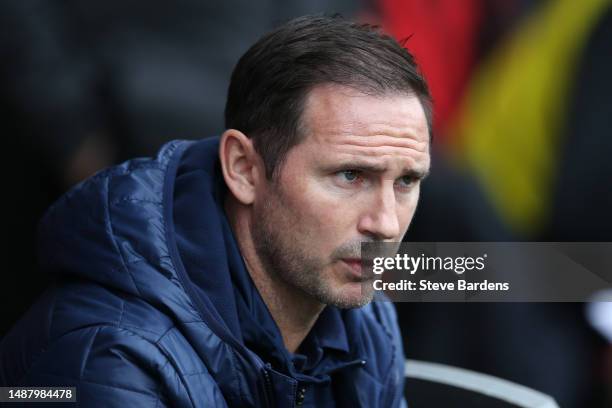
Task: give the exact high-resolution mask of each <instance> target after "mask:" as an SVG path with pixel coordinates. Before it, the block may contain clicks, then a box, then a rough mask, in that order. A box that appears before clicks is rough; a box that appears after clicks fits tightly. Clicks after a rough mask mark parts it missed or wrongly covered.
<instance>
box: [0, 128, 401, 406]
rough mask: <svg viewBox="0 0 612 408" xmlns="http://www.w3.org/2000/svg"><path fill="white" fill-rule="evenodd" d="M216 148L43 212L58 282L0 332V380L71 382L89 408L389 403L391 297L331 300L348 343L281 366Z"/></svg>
mask: <svg viewBox="0 0 612 408" xmlns="http://www.w3.org/2000/svg"><path fill="white" fill-rule="evenodd" d="M217 149H218V138H212V139H205V140H202V141H199V142H185V141H175V142H171V143H169V144H167V145H166V146H164V148H163V149H162V150H161V151H160V153H159V155H158V156H157V157H156V158H155V159H135V160H131V161H129V162H126V163H124V164H122V165H119V166H116V167H113V168H110V169H108V170H105V171H103V172H100V173H98V174H97V175H95V176H93V177H92V178H90V179H88V180H86V181H84V182H83V183H81V184H79V185H77V186H76V187H74V188H73V189H72V190H71V191H69V192H68V193H67V194H65V195H64V196H63V197H62V198H61V199H60V200H59V201H58V202H57V203H55V204H54V205H53V206H52V207H51V208H50V209H49V211H48V212H47V214H46V216H45V217H44V219H43V220H42V222H41V227H40V259H41V264H42V269H43V271H44V272H45V273H50V274H53V275H54V276H55V277H56V284H54V285H53V286H52V287H51V288H49V290H48V291H47V292H46V293H45V294H44V295H43V297H42V298H41V299H40V300H39V301H38V302H37V303H36V304H35V305H34V306H33V307H32V308H31V309H30V311H29V312H28V313H27V314H26V315H25V316H24V317H23V318H22V319H21V320H20V321H19V322H18V323H17V325H16V326H15V327H14V328H13V329H12V331H11V332H9V334H7V335H6V336H5V337H4V339H3V340H2V343H1V344H0V385H2V386H7V385H10V386H25V385H27V386H76V387H77V398H78V400H79V403H78V405H79V406H86V407H90V406H91V407H141V406H142V407H149V406H150V407H162V406H172V407H212V406H215V407H225V406H232V407H293V406H295V404H296V401H297V402H300V401H303V402H304V403H305V405H309V404H310V405H315V406H346V407H395V406H399V404H400V401H401V400H402V394H403V352H402V349H401V341H400V337H399V331H398V328H397V323H396V319H395V312H394V309H393V305H392V304H391V303H388V302H373V303H372V304H370V305H368V306H366V307H364V308H361V309H353V310H342V311H340V310H338V309H335V308H333V307H329V306H328V307H327V308H326V311H325V312H324V313H326V316H328V317H327V319H328V322H329V321H331V322H335V323H333V326H328V328H329V327H332V328H334V329H335V328H337V327H340V326H341V327H342V333H343V335H344V336H345V337H346V339H348V344H347V345H346V347H344V348H343V347H339V348H340V349H342V350H334V349H333V348H331V349H329V350H327V351H326V353H325V355H326V356H327V357H325V359H323V360H320V361H319V364H318V365H317V367H315V368H314V369H312V370H311V371H299V370H296V368H295V367H294V365H293V364H292V363H291V358H292V356H291V355H289V353H288V352H287V351H286V350H285V349H284V347H282V338H281V336H280V332H279V331H278V328H277V327H276V326H275V324H274V323H273V321H272V320H271V317H270V315H269V312H268V311H267V309H266V308H265V305H264V304H263V302H262V300H261V298H260V296H259V294H258V292H257V290H256V289H255V287H254V285H253V283H252V282H251V281H250V277H249V274H248V273H247V272H246V270H245V266H244V264H243V261H242V258H241V256H240V253H239V252H238V249H237V246H236V243H235V240H234V237H233V235H232V232H231V229H230V227H229V224H228V222H227V219H226V218H225V215H224V212H223V206H222V197H223V195H224V194H225V186H224V184H223V181H222V180H223V179H222V177H221V175H220V170H219V164H218V159H217ZM322 316H323V315H322ZM330 319H331V320H330ZM319 320H321V318H320V319H319ZM317 324H319V323H318V322H317ZM309 336H310V334H309ZM319 357H320V356H319ZM306 386H307V387H314V388H313V389H315V390H316V389H320V390H323V389H325V388H316V387H329V390H331V391H330V392H329V393H327V394H326V393H325V392H314V394H317V395H329V396H332V395H333V398H334V400H335V402H334V401H332V398H328V399H324V400H313V399H311V400H309V399H308V397H306V398H302V397H303V395H301V394H303V392H302V391H301V390H303V389H308V388H307V387H306ZM306 394H307V395H308V391H307V392H306ZM53 406H56V407H57V406H59V405H58V404H55V405H53Z"/></svg>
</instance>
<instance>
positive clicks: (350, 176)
mask: <svg viewBox="0 0 612 408" xmlns="http://www.w3.org/2000/svg"><path fill="white" fill-rule="evenodd" d="M338 174H339V175H340V176H341V177H342V179H344V180H345V181H348V182H351V183H352V182H355V181H357V179H358V178H359V172H358V171H357V170H343V171H341V172H339V173H338Z"/></svg>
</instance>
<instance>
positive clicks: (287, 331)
mask: <svg viewBox="0 0 612 408" xmlns="http://www.w3.org/2000/svg"><path fill="white" fill-rule="evenodd" d="M225 211H226V213H227V215H228V218H229V220H230V224H231V226H232V229H233V231H234V236H235V237H236V241H237V242H238V246H239V248H240V252H241V254H242V257H243V258H244V261H245V264H246V267H247V270H248V272H249V274H250V275H251V279H252V280H253V282H254V283H255V286H256V287H257V290H258V291H259V294H260V295H261V297H262V299H263V301H264V303H265V304H266V306H267V307H268V310H269V311H270V314H271V315H272V318H273V319H274V321H275V322H276V325H277V326H278V328H279V329H280V331H281V335H282V337H283V343H284V345H285V347H286V348H287V350H288V351H289V352H290V353H295V352H296V351H297V349H298V348H299V346H300V344H302V341H304V338H306V336H307V335H308V333H309V332H310V330H311V329H312V326H314V324H315V322H316V321H317V318H318V317H319V315H320V314H321V312H322V311H323V309H324V308H325V305H324V304H322V303H320V302H318V301H316V300H314V299H312V298H311V297H310V296H308V295H307V294H306V293H304V292H303V291H301V290H300V289H298V288H295V287H292V286H290V285H288V284H287V283H286V282H284V281H282V280H281V279H278V277H276V276H273V275H272V274H271V273H270V272H269V271H266V270H265V268H264V267H263V264H262V262H261V260H260V258H259V256H258V255H257V251H256V250H255V246H254V244H253V240H252V235H251V225H252V224H251V219H252V218H251V213H250V209H249V208H248V207H245V206H243V205H241V204H239V203H237V202H236V201H235V200H233V199H231V198H228V200H227V201H226V205H225Z"/></svg>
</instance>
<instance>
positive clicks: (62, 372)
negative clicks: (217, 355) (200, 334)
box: [0, 284, 225, 406]
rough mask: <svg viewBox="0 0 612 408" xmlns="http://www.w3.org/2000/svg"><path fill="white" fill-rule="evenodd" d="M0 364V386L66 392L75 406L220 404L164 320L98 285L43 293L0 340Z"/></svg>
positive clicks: (211, 383)
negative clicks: (69, 389) (72, 393)
mask: <svg viewBox="0 0 612 408" xmlns="http://www.w3.org/2000/svg"><path fill="white" fill-rule="evenodd" d="M46 308H49V310H50V312H48V313H47V314H46V315H43V314H41V313H40V311H42V310H45V309H46ZM0 356H1V357H2V358H1V360H3V361H2V364H1V365H0V366H1V367H0V368H1V372H0V380H1V381H0V382H1V383H3V384H5V385H30V386H34V385H39V386H53V385H58V386H59V385H64V386H65V385H71V386H75V387H77V393H78V398H79V401H88V403H91V404H97V405H100V406H117V404H118V403H119V402H120V403H121V404H120V405H121V406H143V405H151V406H155V404H161V405H162V406H164V405H171V406H197V405H201V403H203V402H206V403H214V404H215V406H223V405H224V404H225V402H224V400H223V397H222V395H221V392H220V391H219V388H218V386H217V384H216V383H215V381H214V379H213V378H212V376H211V375H210V373H209V372H208V371H207V369H206V367H205V366H204V365H203V364H201V363H200V360H199V359H197V358H194V357H195V356H196V354H195V351H194V350H193V349H192V348H191V345H190V344H189V342H188V341H187V339H185V337H184V336H183V335H182V334H181V333H180V331H179V330H178V329H177V328H176V327H175V326H174V325H173V323H172V320H171V319H170V318H169V317H168V316H165V315H164V314H163V313H161V312H160V311H159V310H156V309H155V308H154V307H152V306H151V305H149V304H147V303H146V302H143V301H141V300H139V299H134V298H132V297H125V296H122V294H118V293H114V292H112V291H108V290H107V289H105V288H101V287H99V286H97V285H90V284H74V285H65V286H63V287H61V288H58V289H56V290H54V291H53V292H52V293H49V294H48V295H47V296H45V297H44V298H43V299H41V304H40V305H35V307H34V308H33V309H32V310H31V311H30V313H29V316H28V315H26V316H25V318H24V319H23V320H22V321H21V322H20V323H19V325H18V326H17V327H15V328H14V330H13V331H12V332H11V333H9V335H7V338H5V339H3V342H2V344H1V345H0ZM194 382H197V384H198V393H199V394H198V395H194V393H193V392H192V389H193V384H194Z"/></svg>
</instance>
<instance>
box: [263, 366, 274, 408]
mask: <svg viewBox="0 0 612 408" xmlns="http://www.w3.org/2000/svg"><path fill="white" fill-rule="evenodd" d="M268 368H272V365H271V364H270V363H268V364H266V365H265V366H264V367H263V377H264V397H265V399H266V406H267V407H272V400H273V397H274V389H273V387H272V379H271V378H270V373H268Z"/></svg>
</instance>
